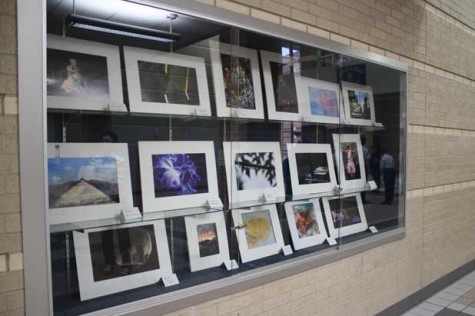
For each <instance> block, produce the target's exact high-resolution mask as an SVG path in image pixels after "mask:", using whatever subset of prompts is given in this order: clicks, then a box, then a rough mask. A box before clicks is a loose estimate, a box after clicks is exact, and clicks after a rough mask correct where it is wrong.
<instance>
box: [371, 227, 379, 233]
mask: <svg viewBox="0 0 475 316" xmlns="http://www.w3.org/2000/svg"><path fill="white" fill-rule="evenodd" d="M369 230H370V231H371V232H372V233H373V234H375V233H377V232H378V229H377V228H376V227H374V226H370V227H369Z"/></svg>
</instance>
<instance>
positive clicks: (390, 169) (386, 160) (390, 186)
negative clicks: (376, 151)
mask: <svg viewBox="0 0 475 316" xmlns="http://www.w3.org/2000/svg"><path fill="white" fill-rule="evenodd" d="M381 154H382V156H381V160H380V162H379V165H380V170H381V173H382V174H383V179H384V197H385V199H384V202H383V203H382V204H391V203H392V202H393V198H394V184H395V182H396V170H395V169H394V167H395V160H394V157H393V156H391V155H390V154H388V153H387V152H386V151H384V150H382V151H381Z"/></svg>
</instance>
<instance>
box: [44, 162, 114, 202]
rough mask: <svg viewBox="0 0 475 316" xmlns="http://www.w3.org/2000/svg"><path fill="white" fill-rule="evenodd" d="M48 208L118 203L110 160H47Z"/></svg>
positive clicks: (112, 164) (112, 166)
mask: <svg viewBox="0 0 475 316" xmlns="http://www.w3.org/2000/svg"><path fill="white" fill-rule="evenodd" d="M48 191H49V194H48V196H49V207H50V208H61V207H73V206H85V205H98V204H112V203H119V185H118V176H117V161H116V159H115V158H114V157H84V158H82V157H81V158H49V159H48Z"/></svg>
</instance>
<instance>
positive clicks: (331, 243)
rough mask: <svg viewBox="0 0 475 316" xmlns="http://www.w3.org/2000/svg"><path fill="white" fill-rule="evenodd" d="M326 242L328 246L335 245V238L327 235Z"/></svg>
mask: <svg viewBox="0 0 475 316" xmlns="http://www.w3.org/2000/svg"><path fill="white" fill-rule="evenodd" d="M327 242H328V244H329V245H330V246H334V245H336V240H335V238H333V237H328V238H327Z"/></svg>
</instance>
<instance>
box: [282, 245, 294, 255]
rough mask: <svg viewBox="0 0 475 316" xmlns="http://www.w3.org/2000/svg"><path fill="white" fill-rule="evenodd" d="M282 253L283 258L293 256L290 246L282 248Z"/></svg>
mask: <svg viewBox="0 0 475 316" xmlns="http://www.w3.org/2000/svg"><path fill="white" fill-rule="evenodd" d="M282 252H283V253H284V256H288V255H291V254H293V251H292V247H290V245H287V246H284V247H282Z"/></svg>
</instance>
